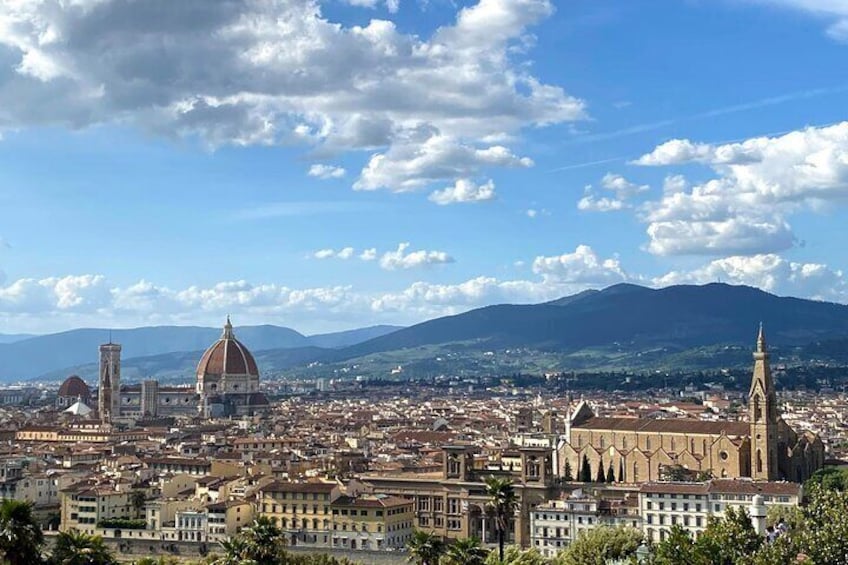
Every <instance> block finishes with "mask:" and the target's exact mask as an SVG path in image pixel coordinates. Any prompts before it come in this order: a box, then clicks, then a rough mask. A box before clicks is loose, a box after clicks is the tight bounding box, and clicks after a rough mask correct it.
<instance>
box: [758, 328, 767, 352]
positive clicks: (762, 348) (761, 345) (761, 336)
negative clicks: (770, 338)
mask: <svg viewBox="0 0 848 565" xmlns="http://www.w3.org/2000/svg"><path fill="white" fill-rule="evenodd" d="M765 352H766V335H765V332H763V323H762V322H760V331H759V333H758V334H757V353H765Z"/></svg>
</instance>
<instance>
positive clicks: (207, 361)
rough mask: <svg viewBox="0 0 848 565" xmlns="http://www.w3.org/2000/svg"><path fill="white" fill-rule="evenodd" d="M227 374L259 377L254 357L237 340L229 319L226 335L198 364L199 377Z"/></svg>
mask: <svg viewBox="0 0 848 565" xmlns="http://www.w3.org/2000/svg"><path fill="white" fill-rule="evenodd" d="M225 374H226V375H252V376H256V377H258V376H259V369H258V368H257V367H256V361H255V360H254V359H253V355H252V354H251V353H250V351H248V349H247V347H245V346H244V345H243V344H242V343H241V342H240V341H239V340H237V339H236V338H235V335H234V334H233V326H232V325H231V324H230V320H229V318H228V319H227V325H226V326H224V335H222V336H221V339H219V340H218V341H216V342H215V343H213V344H212V346H211V347H210V348H209V349H207V350H206V353H204V354H203V357H201V358H200V363H198V364H197V376H205V375H225Z"/></svg>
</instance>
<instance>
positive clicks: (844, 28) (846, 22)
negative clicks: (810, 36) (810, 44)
mask: <svg viewBox="0 0 848 565" xmlns="http://www.w3.org/2000/svg"><path fill="white" fill-rule="evenodd" d="M746 1H749V2H751V1H754V2H757V3H761V4H773V5H776V6H782V7H787V8H793V9H796V10H800V11H803V12H808V13H809V14H811V15H812V16H814V17H818V18H822V19H825V20H827V21H828V22H829V23H828V27H827V34H828V35H829V36H830V37H832V38H833V39H835V40H837V41H848V3H846V2H845V1H844V0H746Z"/></svg>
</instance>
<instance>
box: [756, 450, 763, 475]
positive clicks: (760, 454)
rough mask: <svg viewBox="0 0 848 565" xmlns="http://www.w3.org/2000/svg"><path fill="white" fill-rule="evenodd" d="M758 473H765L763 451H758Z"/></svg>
mask: <svg viewBox="0 0 848 565" xmlns="http://www.w3.org/2000/svg"><path fill="white" fill-rule="evenodd" d="M757 472H758V473H762V472H763V452H762V451H761V450H759V449H758V450H757Z"/></svg>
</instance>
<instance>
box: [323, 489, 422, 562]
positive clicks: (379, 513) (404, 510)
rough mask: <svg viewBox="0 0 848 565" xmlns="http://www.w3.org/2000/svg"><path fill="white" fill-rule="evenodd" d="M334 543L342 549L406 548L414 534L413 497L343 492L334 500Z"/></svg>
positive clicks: (334, 545)
mask: <svg viewBox="0 0 848 565" xmlns="http://www.w3.org/2000/svg"><path fill="white" fill-rule="evenodd" d="M331 507H332V519H331V522H332V526H333V532H332V544H331V547H335V548H341V549H353V550H356V549H368V550H374V551H377V550H384V549H390V548H391V549H403V548H404V547H406V542H407V541H409V538H410V537H411V536H412V532H413V529H414V520H415V514H414V512H413V503H412V501H411V500H408V499H403V498H398V497H396V496H388V495H380V494H378V495H360V496H357V497H352V496H346V495H342V496H339V497H338V498H336V499H335V500H333V502H332V503H331Z"/></svg>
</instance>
